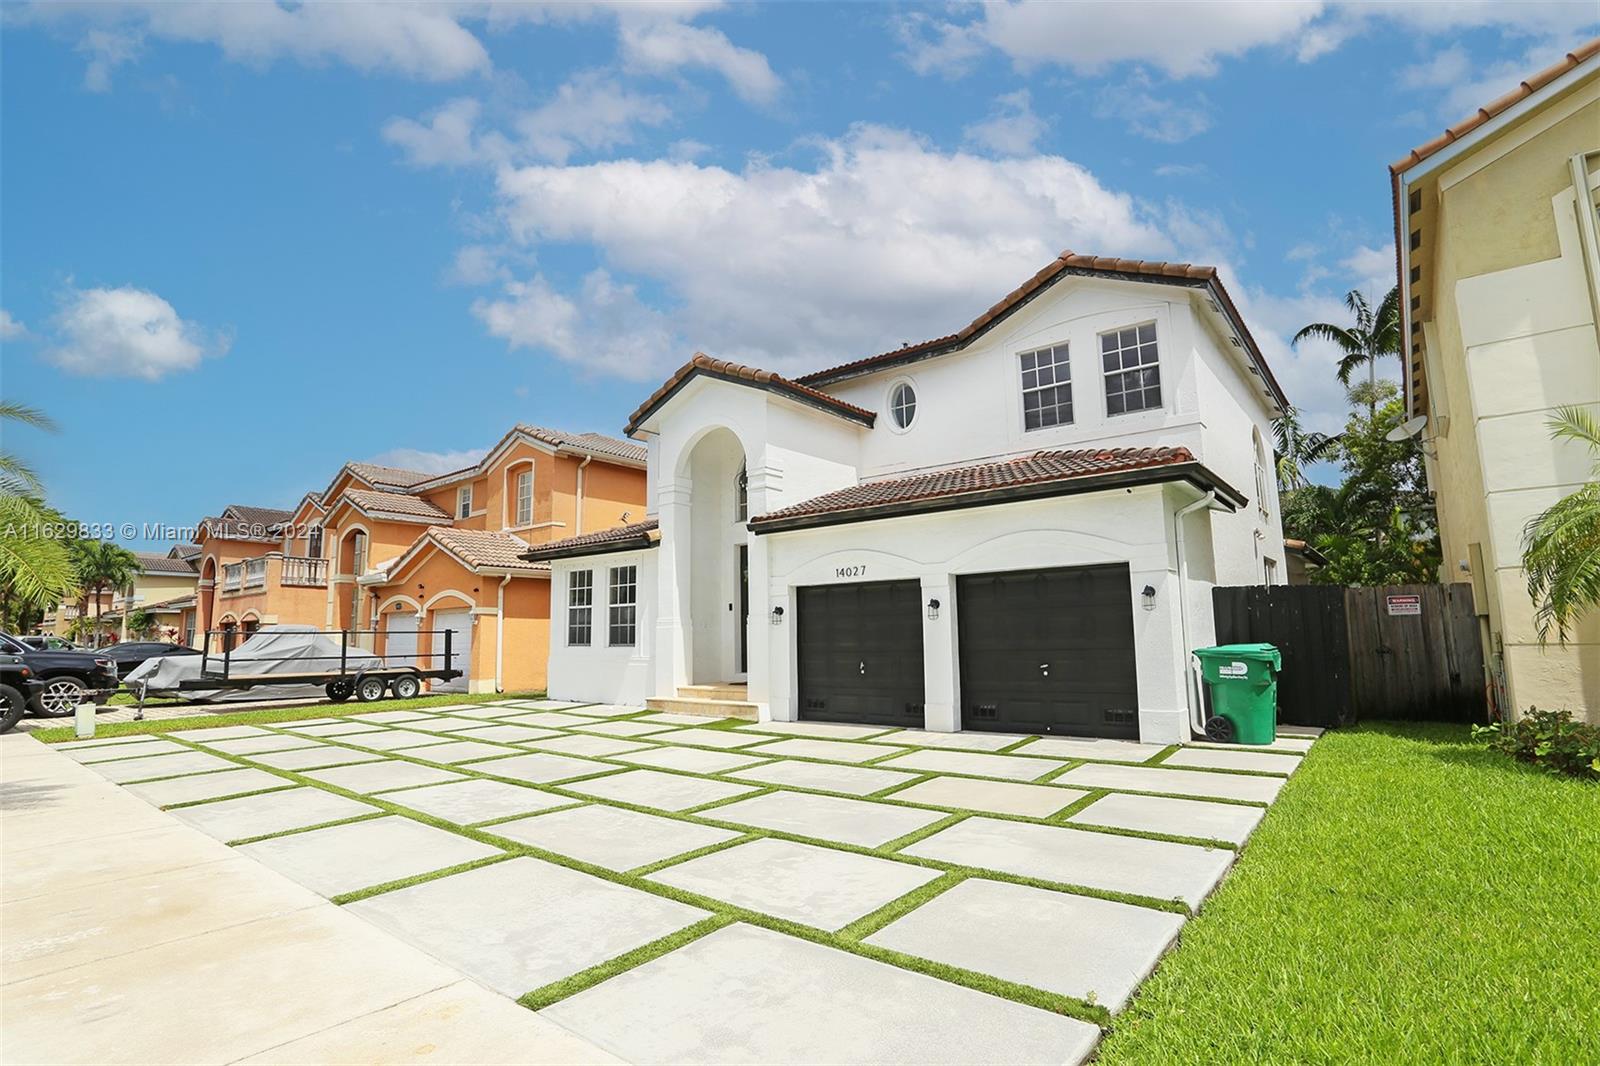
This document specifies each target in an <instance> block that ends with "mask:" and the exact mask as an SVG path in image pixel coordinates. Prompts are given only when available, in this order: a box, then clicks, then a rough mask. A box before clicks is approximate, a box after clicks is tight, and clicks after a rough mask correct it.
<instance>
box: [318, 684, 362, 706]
mask: <svg viewBox="0 0 1600 1066" xmlns="http://www.w3.org/2000/svg"><path fill="white" fill-rule="evenodd" d="M324 691H326V692H327V693H328V698H329V699H330V700H332V701H333V702H334V703H343V702H344V701H345V700H347V699H349V698H350V697H351V696H354V695H355V694H356V685H355V682H354V681H329V682H328V687H327V688H326V689H325V690H324Z"/></svg>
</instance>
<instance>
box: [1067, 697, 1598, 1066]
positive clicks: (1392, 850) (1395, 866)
mask: <svg viewBox="0 0 1600 1066" xmlns="http://www.w3.org/2000/svg"><path fill="white" fill-rule="evenodd" d="M1596 1019H1600V787H1597V786H1596V785H1594V784H1593V783H1585V782H1581V781H1577V780H1572V779H1563V778H1557V777H1553V776H1550V775H1548V774H1544V773H1542V772H1540V771H1537V770H1534V769H1532V768H1530V767H1525V766H1521V765H1518V764H1516V763H1513V762H1511V761H1510V760H1509V759H1507V758H1505V757H1503V756H1499V755H1495V754H1493V753H1491V752H1489V751H1487V750H1486V749H1485V748H1484V747H1483V746H1482V745H1480V744H1476V743H1473V742H1472V741H1471V740H1470V739H1469V738H1468V731H1467V729H1466V727H1464V726H1463V727H1457V726H1440V725H1423V724H1416V723H1371V724H1367V725H1364V726H1362V727H1360V728H1357V729H1353V730H1347V731H1341V732H1338V733H1330V734H1328V735H1327V736H1325V737H1323V739H1322V740H1320V741H1319V742H1318V743H1317V745H1316V747H1315V748H1314V749H1313V750H1312V752H1311V753H1310V755H1309V756H1308V757H1307V762H1306V765H1305V766H1304V767H1302V768H1301V770H1300V772H1299V773H1297V774H1296V775H1295V776H1294V778H1293V779H1292V780H1291V782H1290V784H1289V787H1288V788H1286V789H1285V790H1284V793H1283V795H1282V797H1281V798H1280V799H1279V801H1278V803H1277V804H1276V805H1275V806H1274V807H1273V808H1272V811H1271V813H1270V814H1269V816H1268V817H1267V820H1266V821H1265V823H1263V825H1262V827H1261V829H1260V830H1259V831H1258V832H1257V833H1256V836H1255V838H1254V839H1253V840H1251V842H1250V843H1249V845H1248V846H1247V847H1246V848H1245V850H1244V854H1243V856H1242V857H1241V858H1240V860H1239V863H1238V866H1237V867H1236V868H1235V869H1234V871H1233V873H1232V874H1231V875H1230V877H1229V879H1228V881H1227V882H1226V883H1225V885H1224V887H1223V888H1222V889H1221V890H1220V891H1219V892H1218V893H1217V895H1216V896H1214V897H1213V898H1212V899H1211V900H1210V901H1209V902H1208V903H1207V904H1206V905H1205V908H1204V910H1203V911H1202V912H1201V914H1200V917H1199V918H1197V919H1195V920H1194V921H1192V922H1190V923H1189V925H1188V926H1187V927H1186V928H1185V929H1184V932H1183V935H1182V939H1181V941H1180V943H1179V946H1178V947H1177V948H1176V949H1175V950H1174V952H1173V953H1172V954H1171V955H1170V956H1169V957H1168V958H1167V959H1166V960H1165V961H1164V962H1163V963H1162V964H1161V966H1160V968H1159V969H1158V970H1157V972H1156V975H1155V976H1154V977H1153V978H1152V979H1151V980H1150V982H1149V983H1148V984H1146V985H1145V986H1144V988H1143V989H1142V990H1141V992H1140V993H1139V995H1138V996H1137V997H1136V998H1135V999H1134V1001H1133V1002H1132V1003H1131V1004H1130V1005H1129V1007H1128V1008H1127V1010H1126V1011H1125V1012H1124V1013H1123V1014H1122V1015H1120V1016H1119V1017H1118V1018H1117V1020H1116V1021H1115V1023H1114V1025H1113V1028H1112V1032H1111V1034H1110V1035H1109V1037H1108V1038H1107V1040H1106V1041H1105V1043H1104V1045H1103V1046H1102V1048H1101V1051H1100V1055H1099V1058H1098V1059H1097V1062H1098V1063H1100V1064H1138V1066H1148V1064H1150V1063H1196V1064H1201V1063H1204V1064H1208V1066H1209V1064H1214V1063H1357V1062H1359V1063H1382V1064H1385V1066H1388V1064H1395V1063H1468V1062H1472V1063H1496V1064H1501V1063H1518V1064H1527V1063H1552V1064H1558V1063H1559V1064H1562V1066H1566V1064H1570V1063H1577V1062H1583V1061H1589V1062H1593V1061H1595V1058H1594V1056H1595V1055H1596V1043H1595V1041H1596V1040H1597V1039H1600V1037H1597V1030H1596Z"/></svg>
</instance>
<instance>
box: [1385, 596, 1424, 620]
mask: <svg viewBox="0 0 1600 1066" xmlns="http://www.w3.org/2000/svg"><path fill="white" fill-rule="evenodd" d="M1384 602H1385V603H1386V604H1388V606H1389V614H1391V615H1401V614H1421V613H1422V597H1421V596H1412V595H1402V596H1385V597H1384Z"/></svg>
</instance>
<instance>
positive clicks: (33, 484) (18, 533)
mask: <svg viewBox="0 0 1600 1066" xmlns="http://www.w3.org/2000/svg"><path fill="white" fill-rule="evenodd" d="M11 422H14V423H17V424H18V425H24V426H32V427H34V428H35V429H43V430H54V429H55V423H54V422H52V421H51V420H50V418H49V416H47V415H46V414H44V412H42V411H40V410H38V409H37V408H33V407H29V406H27V405H26V404H20V403H16V402H14V401H10V400H0V424H3V423H11ZM43 493H44V488H43V486H42V485H41V484H40V483H39V476H38V474H36V473H35V472H34V470H33V468H32V467H30V466H29V465H28V464H27V463H25V462H23V461H22V460H21V459H20V458H18V457H17V456H15V455H13V454H12V453H10V452H7V451H0V584H3V585H4V586H5V587H6V589H7V592H8V595H7V597H6V601H7V602H6V607H7V614H8V615H10V614H11V612H12V611H13V610H22V609H31V608H41V607H45V606H48V605H50V604H53V603H59V602H60V600H61V598H62V597H63V596H65V595H67V594H68V593H69V592H71V591H72V588H73V586H74V585H75V584H76V574H75V573H74V571H73V568H72V557H71V556H70V554H69V553H68V551H67V547H66V544H65V543H64V542H63V540H62V539H61V538H60V537H57V536H52V535H51V532H52V531H53V530H57V529H64V527H65V525H66V523H65V522H64V521H63V520H62V517H61V515H59V514H58V513H56V512H55V511H53V510H51V509H50V508H49V507H48V506H46V504H45V502H44V499H43Z"/></svg>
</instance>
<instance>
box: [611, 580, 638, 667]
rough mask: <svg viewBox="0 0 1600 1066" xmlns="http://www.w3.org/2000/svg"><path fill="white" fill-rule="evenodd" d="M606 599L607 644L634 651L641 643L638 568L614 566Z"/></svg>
mask: <svg viewBox="0 0 1600 1066" xmlns="http://www.w3.org/2000/svg"><path fill="white" fill-rule="evenodd" d="M610 578H611V579H610V582H609V588H608V590H607V592H608V595H607V597H606V610H607V615H606V643H607V644H610V645H611V646H612V647H613V648H631V647H633V645H634V643H635V642H636V641H637V640H638V639H639V568H638V567H637V566H613V567H612V568H611V575H610Z"/></svg>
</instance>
